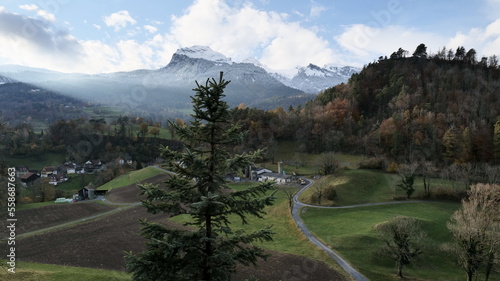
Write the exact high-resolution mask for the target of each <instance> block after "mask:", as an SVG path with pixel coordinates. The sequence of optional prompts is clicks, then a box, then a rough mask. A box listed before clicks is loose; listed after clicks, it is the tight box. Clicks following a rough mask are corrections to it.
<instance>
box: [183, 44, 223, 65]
mask: <svg viewBox="0 0 500 281" xmlns="http://www.w3.org/2000/svg"><path fill="white" fill-rule="evenodd" d="M175 54H177V55H185V56H187V57H190V58H193V59H204V60H208V61H213V62H218V63H227V64H232V63H233V62H232V61H231V58H228V57H226V56H224V55H223V54H221V53H219V52H216V51H214V50H212V49H210V47H207V46H198V45H196V46H192V47H187V48H181V49H178V50H177V52H175Z"/></svg>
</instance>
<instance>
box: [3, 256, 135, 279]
mask: <svg viewBox="0 0 500 281" xmlns="http://www.w3.org/2000/svg"><path fill="white" fill-rule="evenodd" d="M0 261H1V263H2V266H1V269H0V280H9V281H67V280H72V281H120V280H130V279H131V278H130V275H129V274H127V273H125V272H121V271H112V270H101V269H89V268H84V267H72V266H61V265H51V264H41V263H27V262H16V273H9V272H7V266H6V265H7V261H5V260H0Z"/></svg>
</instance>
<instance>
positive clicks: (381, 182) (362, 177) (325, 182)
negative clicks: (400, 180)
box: [300, 169, 403, 206]
mask: <svg viewBox="0 0 500 281" xmlns="http://www.w3.org/2000/svg"><path fill="white" fill-rule="evenodd" d="M396 177H397V176H396V175H392V174H385V173H381V172H377V171H369V170H343V169H339V170H337V171H336V172H335V174H334V175H329V176H325V177H322V178H320V179H319V180H316V181H315V183H314V186H312V187H311V188H309V189H307V190H306V191H305V192H303V193H302V194H301V196H300V200H301V201H302V202H304V203H309V204H311V203H312V201H311V195H312V194H313V193H314V192H315V191H316V190H317V189H318V188H323V189H324V190H325V189H326V188H329V187H333V188H335V190H336V191H337V198H336V199H335V200H334V201H331V200H328V199H327V198H326V197H325V196H324V197H323V198H322V200H321V205H323V206H346V205H356V204H364V203H372V202H385V201H392V200H393V198H394V196H399V195H400V194H401V195H403V193H402V191H399V190H395V189H394V185H393V184H392V182H393V181H395V180H396Z"/></svg>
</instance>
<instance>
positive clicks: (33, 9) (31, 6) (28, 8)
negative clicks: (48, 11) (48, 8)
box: [19, 4, 38, 11]
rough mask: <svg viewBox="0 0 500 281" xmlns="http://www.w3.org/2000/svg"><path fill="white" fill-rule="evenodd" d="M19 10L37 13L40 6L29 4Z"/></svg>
mask: <svg viewBox="0 0 500 281" xmlns="http://www.w3.org/2000/svg"><path fill="white" fill-rule="evenodd" d="M19 8H21V9H23V10H26V11H36V10H38V6H37V5H35V4H27V5H20V6H19Z"/></svg>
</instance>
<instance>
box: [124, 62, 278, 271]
mask: <svg viewBox="0 0 500 281" xmlns="http://www.w3.org/2000/svg"><path fill="white" fill-rule="evenodd" d="M229 83H230V81H226V80H224V79H223V73H222V72H221V74H220V78H219V80H218V81H217V80H215V79H214V78H212V79H207V81H206V83H205V84H204V85H200V84H198V82H196V85H197V88H195V89H193V91H195V95H194V97H192V101H193V111H194V114H192V117H193V121H192V122H191V123H190V124H189V125H185V126H184V125H183V124H173V123H170V126H172V127H173V128H174V130H175V134H176V136H177V137H178V138H179V139H180V140H182V141H183V142H184V143H185V150H184V151H183V152H177V151H173V150H170V149H169V148H168V147H164V148H162V149H163V151H162V156H163V157H164V158H165V160H166V163H167V165H168V168H169V169H171V170H172V171H173V172H175V173H176V174H175V175H174V176H171V177H170V178H169V179H168V180H167V181H166V185H167V188H166V189H162V188H160V187H158V186H154V185H151V184H145V185H138V186H139V188H140V190H141V194H144V195H146V199H145V200H143V201H142V203H143V205H144V206H145V207H146V208H147V210H148V212H150V213H153V214H157V213H164V214H166V215H169V216H175V215H179V214H188V215H189V216H190V217H191V219H190V222H189V223H186V225H187V226H189V227H190V229H191V230H181V229H170V228H166V227H165V226H163V225H161V224H157V223H150V222H147V221H144V220H143V221H141V224H142V225H143V226H144V227H143V229H142V235H143V236H144V237H145V238H146V239H148V241H147V242H146V247H147V249H146V250H145V251H144V252H142V253H139V254H132V253H127V254H126V259H127V269H128V271H129V272H131V273H132V274H133V280H231V275H232V273H234V272H235V268H236V266H237V264H238V263H239V264H243V265H251V264H253V265H255V264H256V262H257V261H258V259H259V258H264V259H265V258H267V254H266V253H264V251H263V250H262V249H260V248H258V247H255V246H253V245H251V243H252V242H256V241H272V232H271V230H270V228H269V227H268V228H265V229H261V230H259V231H255V232H252V233H245V232H244V231H242V230H236V231H235V230H233V228H232V227H231V219H232V220H234V218H235V217H236V218H239V219H241V222H242V223H243V224H246V223H248V221H247V217H248V216H256V217H259V218H263V215H264V214H265V212H264V208H265V207H266V206H269V205H272V204H273V202H274V200H275V198H274V197H273V195H269V192H268V191H270V190H272V189H273V187H272V183H261V184H258V185H255V186H253V187H250V188H247V189H245V190H243V191H234V190H231V189H230V188H229V187H228V186H227V184H226V181H225V175H226V174H227V173H228V172H233V171H237V170H241V169H242V168H244V167H248V165H250V164H251V162H252V161H255V160H256V159H258V158H259V157H261V156H262V154H263V151H262V150H258V151H255V152H252V153H243V154H232V153H231V152H230V149H231V147H232V146H234V145H235V144H237V143H238V142H239V141H241V140H242V139H243V137H244V134H243V133H242V132H240V126H239V125H238V124H231V123H229V122H228V120H229V119H230V118H229V117H230V116H229V110H228V109H229V106H228V105H227V103H226V102H225V101H223V97H224V96H225V95H224V88H225V87H226V86H227V85H228V84H229ZM273 194H274V193H273Z"/></svg>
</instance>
